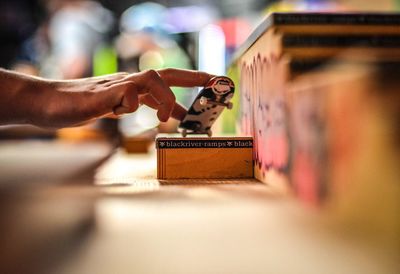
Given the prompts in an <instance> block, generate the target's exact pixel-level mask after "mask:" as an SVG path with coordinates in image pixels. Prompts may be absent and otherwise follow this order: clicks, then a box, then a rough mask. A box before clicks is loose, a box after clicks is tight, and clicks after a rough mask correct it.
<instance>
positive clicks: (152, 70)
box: [144, 69, 160, 79]
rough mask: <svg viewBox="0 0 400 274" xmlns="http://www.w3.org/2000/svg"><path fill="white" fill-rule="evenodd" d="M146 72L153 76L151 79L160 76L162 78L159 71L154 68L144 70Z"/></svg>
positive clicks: (147, 74) (148, 75)
mask: <svg viewBox="0 0 400 274" xmlns="http://www.w3.org/2000/svg"><path fill="white" fill-rule="evenodd" d="M144 74H145V75H146V76H147V77H149V78H151V79H158V78H160V75H159V74H158V73H157V71H156V70H154V69H149V70H146V71H145V72H144Z"/></svg>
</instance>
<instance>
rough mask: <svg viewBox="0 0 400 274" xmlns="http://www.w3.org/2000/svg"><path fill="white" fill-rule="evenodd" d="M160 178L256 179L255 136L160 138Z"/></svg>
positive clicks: (158, 175) (158, 156)
mask: <svg viewBox="0 0 400 274" xmlns="http://www.w3.org/2000/svg"><path fill="white" fill-rule="evenodd" d="M156 148H157V178H158V179H229V178H253V176H254V175H253V138H252V137H211V138H209V137H190V138H183V137H158V138H157V139H156Z"/></svg>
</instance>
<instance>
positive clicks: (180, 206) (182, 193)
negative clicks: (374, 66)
mask: <svg viewBox="0 0 400 274" xmlns="http://www.w3.org/2000/svg"><path fill="white" fill-rule="evenodd" d="M111 151H112V150H111V147H109V146H107V145H105V144H65V143H59V142H50V141H47V142H38V141H32V142H11V143H10V142H2V143H0V174H1V179H0V182H1V184H0V203H1V205H2V206H1V207H0V227H1V230H0V232H1V233H0V242H1V243H2V244H1V246H0V258H1V259H0V272H1V273H60V274H67V273H74V274H79V273H82V274H84V273H85V274H86V273H105V274H106V273H107V274H109V273H300V274H301V273H351V274H353V273H371V274H372V273H374V274H375V273H398V270H399V269H400V268H399V260H398V258H399V253H398V250H391V249H387V248H383V247H381V246H379V245H375V244H370V243H369V242H368V241H365V239H363V238H362V237H355V236H354V235H348V234H346V233H342V232H341V230H337V229H335V228H334V226H332V225H331V224H330V222H329V220H327V219H326V218H325V217H324V216H323V214H321V211H320V210H319V209H316V208H310V207H307V206H305V205H303V204H301V203H300V202H298V201H297V200H295V199H294V198H292V197H291V196H290V195H283V194H282V193H280V192H278V191H277V190H275V189H274V188H272V187H269V186H267V185H265V184H261V183H259V182H258V181H255V180H223V181H201V180H179V181H158V180H156V179H155V174H156V170H155V167H156V161H155V154H154V153H153V154H150V155H128V154H125V153H124V152H123V151H121V150H117V151H115V152H114V154H113V156H112V157H110V158H108V159H107V160H106V161H105V162H103V163H102V164H101V165H100V166H98V165H97V164H98V163H100V162H102V161H103V160H104V159H105V158H106V156H107V155H108V154H109V153H110V152H111ZM96 166H98V167H96Z"/></svg>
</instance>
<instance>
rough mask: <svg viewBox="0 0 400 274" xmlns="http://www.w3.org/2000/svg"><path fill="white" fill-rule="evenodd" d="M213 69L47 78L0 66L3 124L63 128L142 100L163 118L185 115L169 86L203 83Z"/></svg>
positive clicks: (131, 107) (130, 107) (0, 119)
mask: <svg viewBox="0 0 400 274" xmlns="http://www.w3.org/2000/svg"><path fill="white" fill-rule="evenodd" d="M211 77H212V75H209V74H207V73H204V72H198V71H190V70H178V69H163V70H157V71H155V70H149V71H144V72H140V73H135V74H127V73H117V74H111V75H106V76H101V77H91V78H83V79H76V80H65V81H57V80H47V79H43V78H38V77H32V76H28V75H24V74H21V73H16V72H11V71H8V70H3V69H0V86H1V89H0V94H1V95H0V124H33V125H36V126H41V127H51V128H60V127H68V126H74V125H79V124H83V123H85V122H88V121H91V120H93V119H96V118H100V117H104V116H109V115H112V114H114V115H121V114H124V113H130V112H134V111H135V110H136V109H137V108H138V107H139V105H140V104H146V105H148V106H150V107H152V108H154V109H157V116H158V118H159V120H160V121H167V120H168V118H169V117H173V118H176V119H178V120H181V119H182V118H183V116H184V115H185V113H186V110H185V109H184V108H183V107H182V106H181V105H179V104H178V103H176V101H175V96H174V95H173V93H172V91H171V89H170V86H183V87H192V86H203V85H204V84H206V83H207V82H208V81H209V79H210V78H211Z"/></svg>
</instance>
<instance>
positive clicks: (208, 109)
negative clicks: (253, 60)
mask: <svg viewBox="0 0 400 274" xmlns="http://www.w3.org/2000/svg"><path fill="white" fill-rule="evenodd" d="M234 91H235V85H234V83H233V81H232V80H231V79H230V78H228V77H225V76H216V77H214V78H212V79H211V80H210V81H209V82H208V83H207V84H206V86H205V87H204V88H203V89H202V90H201V91H200V92H199V94H198V95H197V97H196V99H195V100H194V102H193V104H192V106H191V107H190V108H189V110H188V112H187V114H186V116H185V118H184V119H183V120H182V122H181V123H180V124H179V128H180V129H181V133H182V136H183V137H186V135H187V134H207V135H208V136H209V137H211V135H212V132H211V126H212V125H213V124H214V122H215V120H216V119H217V118H218V117H219V116H220V114H221V113H222V111H223V110H224V108H225V107H226V108H228V109H231V108H232V107H233V104H232V103H231V102H230V100H231V99H232V97H233V93H234Z"/></svg>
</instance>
